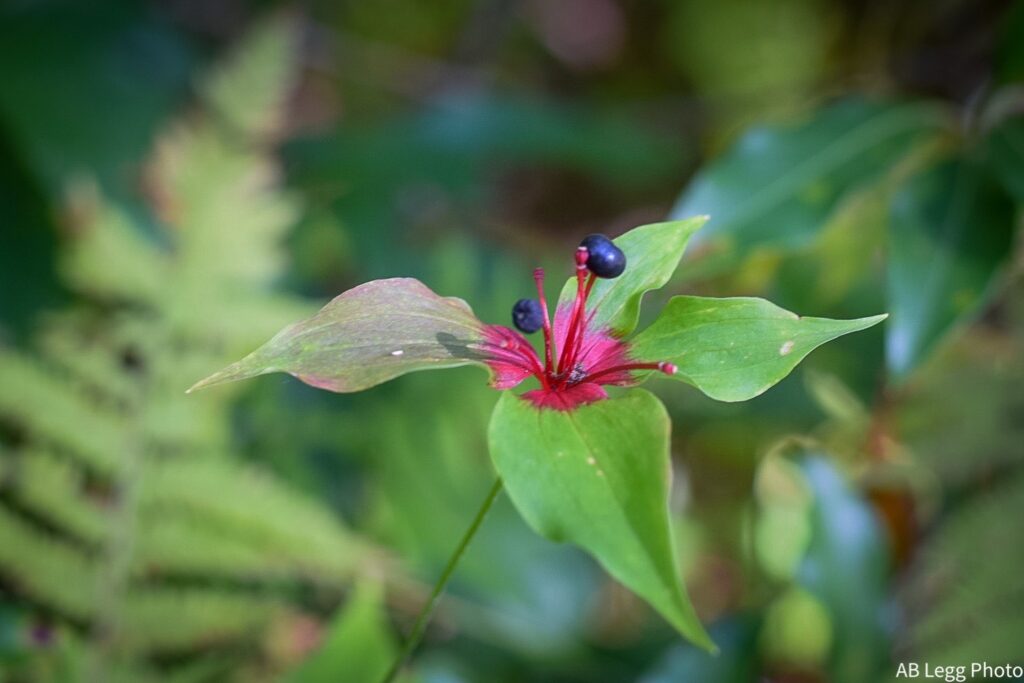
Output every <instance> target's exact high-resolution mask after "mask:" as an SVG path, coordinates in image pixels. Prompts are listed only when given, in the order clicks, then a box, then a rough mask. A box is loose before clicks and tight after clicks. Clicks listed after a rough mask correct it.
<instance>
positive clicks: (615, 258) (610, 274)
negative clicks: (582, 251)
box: [580, 235, 626, 278]
mask: <svg viewBox="0 0 1024 683" xmlns="http://www.w3.org/2000/svg"><path fill="white" fill-rule="evenodd" d="M580 246H581V247H586V248H587V268H588V269H590V272H591V273H593V274H594V275H596V276H598V277H605V278H614V277H618V276H620V275H622V271H624V270H625V269H626V255H625V254H623V253H622V250H621V249H619V248H618V247H617V246H615V243H614V242H612V241H611V240H610V239H608V238H607V237H605V236H604V235H587V236H586V237H584V238H583V241H582V242H580Z"/></svg>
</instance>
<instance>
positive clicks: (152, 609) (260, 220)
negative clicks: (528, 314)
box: [0, 0, 1024, 683]
mask: <svg viewBox="0 0 1024 683" xmlns="http://www.w3.org/2000/svg"><path fill="white" fill-rule="evenodd" d="M279 5H281V3H277V2H267V1H264V2H258V3H249V4H247V3H244V2H236V3H224V4H217V5H216V6H214V5H212V4H211V5H210V6H206V5H202V4H195V3H184V2H170V3H156V2H150V3H146V2H140V3H131V2H100V3H91V4H81V3H71V2H58V1H56V0H47V1H43V2H39V1H36V2H27V1H24V0H22V1H16V2H10V3H6V4H5V5H4V6H3V8H0V224H2V228H0V680H2V681H4V682H5V683H7V682H20V681H58V680H59V681H74V680H104V681H106V680H131V681H137V680H139V681H142V680H164V681H178V680H180V681H220V680H244V681H258V680H275V679H284V680H293V681H319V680H332V681H346V680H352V681H364V680H368V679H369V680H372V678H373V676H375V675H378V674H379V673H380V672H381V671H383V670H386V668H387V666H388V665H389V664H390V661H389V660H390V657H391V655H392V653H393V652H394V651H395V648H396V646H397V643H398V642H400V640H401V638H402V635H403V634H404V633H406V632H407V631H408V628H409V626H410V625H411V622H412V619H413V617H414V615H415V613H416V611H417V609H418V607H419V605H420V602H421V600H422V599H423V597H424V595H425V594H426V592H427V590H428V589H429V584H430V582H431V581H432V580H433V579H434V578H435V577H436V575H437V573H438V571H439V569H440V567H441V566H442V565H443V563H444V561H445V559H446V558H447V556H448V553H449V552H450V551H451V550H452V547H453V546H454V544H455V543H456V541H457V539H458V537H459V535H460V534H461V533H462V531H463V530H464V528H465V526H466V525H467V524H468V522H469V519H470V517H471V516H472V514H473V511H474V510H475V508H476V506H477V505H479V503H480V501H481V499H482V498H483V495H484V493H485V492H486V490H487V486H488V484H489V482H490V480H491V476H492V472H491V470H490V466H489V464H488V460H487V457H486V451H485V449H486V431H485V430H486V417H487V415H488V414H489V412H490V410H491V408H492V406H493V404H494V401H495V400H496V396H495V395H494V394H493V392H490V391H489V390H488V389H487V388H486V387H485V386H483V383H482V380H481V374H480V373H478V372H476V371H474V370H473V369H465V370H457V371H452V372H451V373H445V374H444V375H443V376H428V375H425V374H416V375H411V376H409V377H406V378H403V379H401V380H399V381H397V382H394V383H392V384H390V385H386V386H382V387H379V388H376V389H373V390H372V391H370V392H367V393H365V394H361V395H358V396H337V395H327V394H324V393H322V392H315V391H313V390H311V389H309V388H307V387H304V386H301V385H299V384H298V383H297V382H293V381H290V380H285V379H279V378H265V379H263V380H260V381H259V382H255V383H253V384H252V385H251V386H248V387H238V388H236V389H232V390H227V391H220V392H211V393H209V394H207V395H199V396H190V397H185V396H184V395H183V393H182V392H183V391H184V389H185V388H186V387H187V386H188V385H190V384H191V383H192V382H193V381H195V380H196V379H198V378H199V377H202V376H204V375H206V374H208V373H209V371H211V370H214V369H216V368H217V367H219V366H221V365H223V364H224V362H225V361H227V360H231V359H233V358H235V357H238V356H240V355H241V354H243V353H245V352H247V351H249V350H251V348H253V347H254V346H255V345H256V344H258V343H260V342H261V341H263V340H264V339H265V338H266V337H267V336H268V335H269V334H271V333H273V332H274V331H276V330H277V329H278V328H279V327H280V326H282V325H283V324H285V323H287V322H290V321H292V320H295V319H298V318H300V317H302V316H303V315H305V314H306V313H307V312H309V311H310V310H312V309H314V308H315V307H316V305H317V304H319V303H322V301H323V300H324V299H326V298H327V297H329V296H333V295H335V294H337V293H338V292H340V291H342V290H344V289H346V288H347V287H349V286H352V285H354V284H356V283H358V282H361V281H364V280H366V279H370V278H374V277H384V276H396V275H405V276H415V277H419V278H421V279H422V280H423V281H424V282H425V283H426V284H427V285H428V286H430V287H431V288H432V289H434V290H435V291H437V292H439V293H441V294H447V295H451V294H455V295H460V296H464V297H465V298H467V299H468V300H469V301H470V303H471V304H472V305H473V308H474V310H475V311H476V312H477V314H478V315H479V316H480V317H481V318H482V319H484V320H489V321H495V322H504V321H505V319H506V316H507V314H508V308H509V306H510V305H511V303H512V302H513V301H514V300H515V299H517V298H519V297H522V296H529V295H530V294H531V290H532V282H531V280H530V277H529V270H530V268H532V267H533V266H537V265H542V266H545V267H547V268H549V269H554V270H552V272H562V270H559V269H564V272H566V274H568V270H569V269H568V267H567V264H568V262H569V259H568V254H569V253H570V252H571V248H572V247H573V245H575V244H576V242H577V241H578V239H579V237H580V236H581V235H583V234H585V233H588V232H592V231H594V230H602V231H605V232H608V233H611V234H616V233H618V232H621V231H622V230H624V229H625V228H627V227H631V226H633V225H638V224H641V223H645V222H653V221H656V220H660V219H662V218H664V217H665V216H667V215H670V214H671V213H678V214H681V215H682V214H687V215H688V214H695V213H709V214H711V216H712V220H711V222H709V224H708V226H707V227H706V228H704V229H703V230H702V231H701V232H700V233H698V239H699V240H700V242H701V244H700V245H699V246H700V248H699V249H696V250H694V251H693V252H692V253H691V255H690V256H689V257H688V260H687V261H685V262H684V264H683V267H682V268H681V270H680V274H679V276H678V277H677V280H676V281H675V282H673V283H670V285H669V287H667V288H666V291H665V292H663V293H658V294H657V295H654V296H652V298H657V299H662V300H663V299H664V297H667V296H669V295H672V294H678V293H689V294H699V295H759V296H766V297H768V298H771V299H772V300H773V301H776V302H777V303H779V304H780V305H782V306H784V307H785V308H788V309H792V310H800V311H803V312H806V313H807V314H809V315H814V316H828V317H835V318H852V317H858V316H862V315H868V314H872V313H875V312H877V311H879V310H885V311H888V312H890V313H891V314H892V318H891V322H890V323H889V324H887V326H886V327H885V328H884V329H881V328H878V329H874V330H872V331H870V332H867V333H863V334H861V335H857V336H854V337H850V338H848V339H844V340H842V341H841V342H838V343H835V344H833V345H832V346H830V347H826V348H823V349H821V350H819V351H816V352H815V353H814V354H813V355H812V356H810V357H809V359H808V362H807V364H806V365H807V367H806V369H804V370H801V371H798V372H797V373H795V374H794V375H793V376H792V377H790V378H789V379H787V380H786V381H784V382H782V383H781V384H780V385H779V386H778V387H777V388H776V389H775V390H773V391H772V392H770V393H769V394H766V395H765V396H762V397H759V398H758V399H755V400H753V401H751V402H750V403H748V404H743V405H733V404H721V403H715V402H713V401H710V400H708V399H706V398H703V397H702V396H700V395H699V394H697V392H695V391H693V390H691V389H690V388H688V387H686V386H684V385H682V384H679V385H678V386H676V385H674V384H673V385H670V386H666V385H667V384H668V383H663V385H662V386H661V387H659V390H658V391H659V395H660V397H661V398H663V399H664V401H665V403H666V405H667V406H668V409H669V412H670V414H671V417H672V419H673V423H674V424H675V425H676V427H675V433H674V434H673V454H674V460H675V473H674V474H675V477H674V489H675V490H674V497H673V502H674V508H673V513H674V514H675V515H677V517H678V519H677V521H678V526H679V528H680V529H681V532H680V538H679V539H677V540H678V546H679V547H680V549H681V558H680V561H681V564H682V566H683V567H684V571H685V574H686V579H687V587H688V591H689V593H690V594H691V596H692V597H693V599H694V602H695V604H696V606H697V609H698V612H699V613H700V615H701V617H702V619H703V621H704V622H705V623H706V624H708V628H709V632H710V633H711V634H712V637H713V638H714V639H715V640H716V642H717V643H718V645H719V647H720V648H721V651H722V653H721V655H720V656H719V657H718V658H709V657H707V656H705V655H704V654H702V653H701V652H699V651H697V650H695V649H693V648H690V647H688V646H685V645H682V644H680V643H679V642H678V641H677V640H676V639H675V638H673V636H672V634H671V632H670V631H669V629H668V628H667V627H666V626H665V625H664V624H663V623H661V622H659V621H658V620H657V619H656V618H655V617H653V616H652V615H651V614H650V612H649V610H648V608H646V607H644V606H643V605H642V604H641V603H640V602H639V601H637V600H636V599H635V598H633V597H631V596H630V595H629V594H628V592H626V591H624V590H623V589H622V588H621V587H620V586H618V585H616V584H615V583H614V582H612V581H611V580H610V579H608V578H607V576H605V575H604V574H603V573H602V572H601V571H600V570H599V568H597V567H596V566H595V565H594V564H593V563H592V562H591V561H590V560H588V559H587V558H586V557H585V556H583V555H581V554H580V553H578V552H576V551H573V550H572V549H570V548H567V547H563V546H560V545H556V544H552V543H549V542H547V541H544V540H543V539H541V538H539V537H537V536H536V535H534V534H532V533H531V532H530V531H529V530H528V529H527V528H526V526H525V525H524V524H523V522H522V521H521V520H520V519H519V517H518V515H517V514H516V513H515V511H514V510H513V509H512V508H511V506H510V505H509V504H508V503H507V501H504V500H503V501H500V503H499V505H498V506H497V507H496V508H495V510H494V511H493V512H492V514H491V516H490V517H489V518H488V520H487V522H486V524H485V526H484V528H483V530H482V532H481V535H480V536H479V537H478V538H477V539H476V542H475V543H474V545H473V547H472V548H471V550H470V552H469V554H468V555H467V557H466V558H465V560H464V563H463V564H462V565H461V566H460V568H459V571H458V572H457V574H456V577H455V580H454V582H453V584H452V586H451V590H450V592H449V594H448V595H447V596H446V598H445V600H444V601H443V602H442V604H441V608H440V611H439V613H438V618H437V620H436V623H435V624H434V626H433V627H432V628H431V629H430V632H429V634H428V638H427V641H426V643H425V645H424V647H423V648H422V649H421V650H420V652H419V653H418V655H417V657H416V658H415V659H414V661H413V664H412V666H411V667H410V668H409V671H408V672H407V673H408V678H409V680H421V681H453V682H467V683H468V682H470V681H487V682H488V683H495V682H501V681H509V682H512V681H515V682H519V681H552V682H553V681H565V682H576V681H580V682H582V681H587V682H596V683H601V682H604V681H608V682H609V683H610V682H613V681H614V682H616V683H617V682H620V681H644V682H645V683H652V682H662V681H665V682H667V681H678V680H698V681H707V682H709V683H718V682H727V681H728V682H737V683H738V682H741V681H760V680H770V681H780V682H782V681H837V682H840V683H845V682H846V681H850V682H859V681H874V680H879V681H881V680H891V678H892V675H893V673H894V666H893V662H896V661H912V660H916V661H929V662H931V663H933V664H959V663H969V662H971V661H975V660H981V659H988V660H989V661H990V662H991V661H998V662H1003V661H1011V662H1016V663H1022V661H1021V653H1020V652H1019V644H1020V641H1021V634H1022V633H1024V624H1021V616H1020V615H1021V614H1024V609H1022V608H1024V605H1022V604H1021V595H1024V585H1022V581H1024V580H1022V579H1021V576H1020V572H1019V571H1017V569H1016V568H1017V567H1018V566H1019V565H1020V563H1021V562H1022V561H1024V557H1022V551H1021V546H1020V544H1019V543H1017V542H1016V536H1017V535H1016V533H1015V532H1014V531H1013V527H1012V524H1013V520H1015V519H1019V518H1020V516H1021V515H1022V514H1024V496H1022V495H1021V491H1022V490H1024V489H1022V482H1024V471H1022V469H1021V468H1022V467H1024V460H1022V458H1021V453H1022V451H1021V449H1020V445H1019V444H1020V443H1021V436H1022V435H1021V433H1020V432H1021V425H1024V404H1022V403H1021V392H1020V390H1019V387H1020V382H1021V379H1022V374H1024V367H1022V365H1021V359H1022V358H1024V354H1022V349H1024V309H1022V308H1021V305H1020V300H1021V299H1020V296H1019V295H1020V293H1021V258H1020V251H1019V247H1018V246H1017V245H1018V244H1019V242H1018V239H1019V226H1020V222H1021V205H1022V203H1024V116H1022V111H1024V108H1022V104H1021V103H1022V93H1024V86H1022V83H1021V80H1022V78H1024V71H1022V68H1021V65H1022V64H1024V61H1022V55H1024V48H1022V46H1024V11H1022V8H1021V6H1020V4H1019V3H1010V2H1006V1H1002V0H982V1H980V2H967V1H961V0H953V1H951V2H946V3H920V2H918V3H882V2H877V3H852V2H845V1H843V0H813V1H811V0H787V1H786V2H784V3H743V2H736V1H732V0H730V1H728V2H722V1H721V0H718V1H714V2H712V1H710V0H686V1H685V2H660V1H653V2H647V3H626V2H620V1H618V0H573V1H572V2H559V3H543V2H534V1H526V2H518V3H517V2H503V1H496V2H494V1H487V0H482V1H481V2H468V0H458V1H452V2H443V3H429V4H424V3H417V2H413V1H412V0H388V2H385V3H319V2H313V3H309V4H308V5H307V6H305V7H304V8H303V9H302V10H301V11H299V10H298V9H297V8H295V7H287V6H279ZM673 204H674V205H675V208H674V209H673V208H672V207H673ZM659 308H660V305H657V302H655V305H652V306H649V307H647V310H650V311H656V310H658V309H659ZM648 322H649V320H644V321H642V324H646V323H648Z"/></svg>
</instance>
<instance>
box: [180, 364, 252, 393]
mask: <svg viewBox="0 0 1024 683" xmlns="http://www.w3.org/2000/svg"><path fill="white" fill-rule="evenodd" d="M232 367H233V366H231V367H228V368H225V369H223V370H220V371H219V372H215V373H213V374H212V375H210V376H209V377H204V378H203V379H201V380H199V381H198V382H196V383H195V384H193V385H192V386H190V387H189V388H188V389H186V390H185V393H186V394H191V393H194V392H196V391H199V390H200V389H206V388H207V387H212V386H214V385H217V384H224V383H225V382H230V381H231V380H234V379H239V378H238V377H236V376H234V375H232V374H231V373H230V372H229V371H230V370H231V369H232Z"/></svg>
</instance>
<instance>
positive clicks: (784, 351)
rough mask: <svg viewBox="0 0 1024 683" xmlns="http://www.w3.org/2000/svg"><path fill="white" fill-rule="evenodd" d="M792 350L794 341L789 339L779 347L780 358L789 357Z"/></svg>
mask: <svg viewBox="0 0 1024 683" xmlns="http://www.w3.org/2000/svg"><path fill="white" fill-rule="evenodd" d="M792 350H793V340H792V339H787V340H786V341H784V342H782V346H780V347H779V355H780V356H786V355H789V352H790V351H792Z"/></svg>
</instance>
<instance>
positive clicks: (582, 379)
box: [483, 246, 676, 410]
mask: <svg viewBox="0 0 1024 683" xmlns="http://www.w3.org/2000/svg"><path fill="white" fill-rule="evenodd" d="M533 278H534V280H535V281H536V283H537V295H538V297H539V301H540V305H541V309H542V312H543V329H544V360H543V361H542V360H541V359H540V357H539V356H538V355H537V352H536V351H535V350H534V348H533V346H532V345H531V344H530V342H529V341H527V339H526V338H525V337H523V335H521V334H519V333H518V332H516V331H515V330H512V329H510V328H508V327H505V326H503V325H487V326H486V327H485V328H484V339H485V343H484V348H483V350H484V352H485V353H486V354H487V359H486V362H487V365H488V366H490V368H491V370H492V371H493V372H494V379H493V380H492V385H493V386H494V387H495V388H496V389H511V388H512V387H515V386H517V385H518V384H520V383H521V382H522V381H523V380H525V379H526V378H527V377H530V376H531V375H532V376H534V377H536V378H537V380H538V381H539V382H540V385H541V386H540V388H539V389H534V390H532V391H528V392H526V393H525V394H523V398H524V399H526V400H528V401H531V402H532V403H533V404H534V405H536V406H537V407H539V408H553V409H555V410H572V409H573V408H576V407H578V406H581V405H586V404H588V403H594V402H595V401H600V400H601V399H604V398H608V393H607V392H606V391H605V390H604V385H612V386H628V385H630V384H633V383H635V381H636V380H635V378H634V377H633V374H632V371H634V370H660V371H662V372H664V373H666V374H669V375H672V374H675V372H676V367H675V366H674V365H673V364H672V363H665V362H637V361H634V360H632V359H631V358H630V356H629V345H628V343H627V342H625V341H624V340H622V339H619V338H617V337H616V336H615V335H613V334H612V333H611V331H610V330H608V329H605V328H598V327H594V325H593V321H594V311H595V310H596V309H591V310H590V311H588V310H587V307H586V304H587V299H588V298H589V296H590V292H591V290H592V289H593V287H594V282H595V281H596V280H597V275H595V274H594V273H592V272H591V273H588V270H587V249H586V247H582V246H581V247H580V248H579V249H577V251H576V282H577V287H576V299H575V300H574V301H573V302H572V303H571V304H563V305H561V306H559V307H558V310H557V311H556V312H555V323H554V328H553V329H552V326H551V323H550V316H549V315H548V306H547V300H546V298H545V296H544V271H543V269H541V268H538V269H537V270H535V271H534V272H533Z"/></svg>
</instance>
